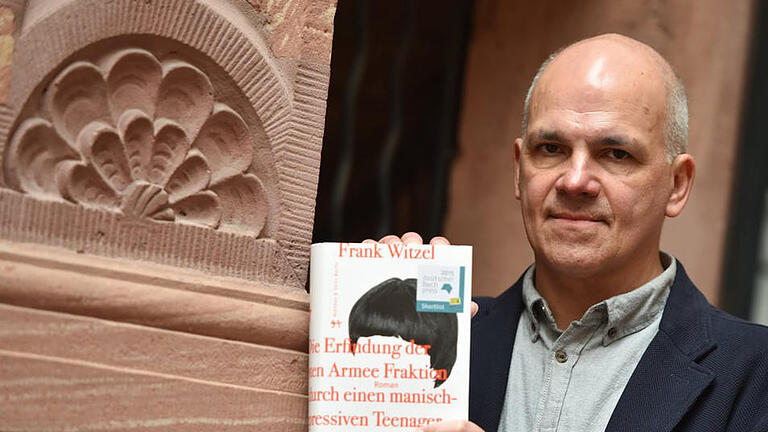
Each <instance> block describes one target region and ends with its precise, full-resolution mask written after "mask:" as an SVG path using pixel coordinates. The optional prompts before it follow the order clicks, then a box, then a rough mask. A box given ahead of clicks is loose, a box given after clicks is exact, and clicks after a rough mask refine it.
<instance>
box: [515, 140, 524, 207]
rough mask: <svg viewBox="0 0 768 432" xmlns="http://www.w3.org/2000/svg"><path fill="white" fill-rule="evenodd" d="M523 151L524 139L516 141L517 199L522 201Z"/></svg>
mask: <svg viewBox="0 0 768 432" xmlns="http://www.w3.org/2000/svg"><path fill="white" fill-rule="evenodd" d="M522 151H523V139H522V138H517V139H515V164H514V170H515V198H516V199H518V200H519V199H520V154H521V152H522Z"/></svg>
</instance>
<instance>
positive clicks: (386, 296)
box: [308, 243, 472, 432]
mask: <svg viewBox="0 0 768 432" xmlns="http://www.w3.org/2000/svg"><path fill="white" fill-rule="evenodd" d="M471 294H472V247H471V246H447V245H407V246H406V245H402V244H396V245H386V244H379V243H377V244H360V243H357V244H356V243H319V244H314V245H312V251H311V259H310V327H309V419H308V420H309V431H310V432H321V431H345V432H348V431H354V430H360V431H394V430H398V431H401V430H402V431H412V430H416V429H418V428H419V427H421V426H424V425H425V424H428V423H434V422H438V421H442V420H448V419H466V418H467V416H468V409H469V401H468V396H469V336H470V318H471V312H470V301H471V300H470V299H471Z"/></svg>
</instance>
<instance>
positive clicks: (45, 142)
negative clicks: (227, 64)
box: [4, 48, 269, 235]
mask: <svg viewBox="0 0 768 432" xmlns="http://www.w3.org/2000/svg"><path fill="white" fill-rule="evenodd" d="M39 112H40V114H38V115H35V116H32V117H29V118H27V119H26V120H24V121H23V122H22V123H21V124H20V125H19V127H18V128H17V129H16V130H15V132H14V134H13V136H12V137H11V138H10V140H9V148H8V152H7V154H6V158H5V164H4V165H5V169H4V174H5V180H6V182H7V184H8V185H10V186H11V187H13V188H14V189H16V190H18V191H21V192H23V193H26V194H28V195H30V196H32V197H34V198H37V199H41V200H53V201H68V202H71V203H75V204H79V205H82V206H85V207H92V208H100V209H106V210H109V211H112V212H119V213H122V214H123V215H125V216H127V217H136V218H149V219H152V220H155V221H166V222H178V223H183V224H192V225H198V226H205V227H209V228H214V229H220V230H224V231H231V232H238V233H247V234H250V235H259V233H261V231H262V228H263V227H264V225H265V222H266V218H267V213H268V208H269V206H268V203H267V202H266V201H267V198H266V194H265V190H264V185H263V184H262V182H261V181H260V180H259V178H258V177H257V176H256V175H255V174H253V173H252V172H249V168H250V167H251V164H252V161H253V157H254V143H253V138H252V134H251V131H249V128H248V126H247V124H246V122H245V121H244V120H243V118H242V117H241V116H240V115H239V114H238V113H237V112H236V111H235V110H233V109H232V108H230V107H229V106H227V105H225V104H222V103H220V102H217V100H216V95H215V94H214V89H213V86H212V84H211V81H210V79H209V78H208V76H206V74H205V73H203V72H202V71H201V70H200V69H198V68H196V67H195V66H193V65H191V64H189V63H188V62H186V61H184V60H183V59H179V58H168V59H163V60H160V59H158V58H157V57H156V56H155V55H153V54H152V53H150V52H148V51H146V50H143V49H139V48H127V49H121V50H119V51H117V52H114V53H112V54H111V55H110V56H108V57H107V58H106V59H105V60H104V61H103V62H101V63H100V64H94V63H92V62H89V61H75V62H73V63H71V64H69V65H68V66H67V67H65V68H64V69H63V70H62V71H61V72H60V73H58V75H56V76H55V77H54V78H53V79H52V81H51V82H50V83H49V85H48V88H47V91H46V92H45V93H44V95H43V97H42V100H41V107H40V110H39Z"/></svg>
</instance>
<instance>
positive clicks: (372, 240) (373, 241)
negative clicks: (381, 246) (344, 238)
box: [363, 239, 376, 244]
mask: <svg viewBox="0 0 768 432" xmlns="http://www.w3.org/2000/svg"><path fill="white" fill-rule="evenodd" d="M375 243H376V240H374V239H365V240H363V244H375Z"/></svg>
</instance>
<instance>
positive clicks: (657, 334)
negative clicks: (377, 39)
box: [380, 35, 768, 432]
mask: <svg viewBox="0 0 768 432" xmlns="http://www.w3.org/2000/svg"><path fill="white" fill-rule="evenodd" d="M687 120H688V114H687V106H686V101H685V92H684V90H683V88H682V85H681V84H680V83H679V80H678V79H677V77H676V76H675V74H674V72H673V71H672V68H671V67H670V66H669V64H668V63H667V62H666V61H665V60H664V59H663V58H662V57H661V56H660V55H659V54H658V53H657V52H656V51H654V50H653V49H652V48H650V47H648V46H646V45H644V44H642V43H640V42H637V41H635V40H633V39H630V38H627V37H624V36H620V35H602V36H598V37H595V38H591V39H587V40H584V41H580V42H577V43H575V44H573V45H571V46H569V47H567V48H566V49H564V50H563V51H561V52H559V53H556V54H554V55H553V56H552V57H551V58H550V59H549V60H547V61H546V62H545V63H544V64H543V65H542V67H541V69H540V70H539V73H537V75H536V77H535V78H534V80H533V83H532V84H531V88H530V90H529V92H528V96H527V97H526V101H525V112H524V118H523V127H522V130H523V133H522V137H521V138H518V139H517V140H516V141H515V164H514V169H515V197H516V198H517V199H518V200H520V204H521V209H522V215H523V223H524V225H525V230H526V234H527V236H528V241H529V242H530V244H531V248H532V249H533V253H534V257H535V264H534V265H533V266H531V268H529V269H528V271H526V273H525V274H524V275H523V276H522V277H521V278H520V280H518V282H517V283H515V285H513V286H512V287H511V288H510V289H509V290H507V291H506V292H504V293H503V294H502V295H501V296H499V297H498V298H496V299H478V303H479V311H478V312H477V313H476V314H475V316H474V318H473V322H472V354H471V364H470V368H471V379H470V420H471V422H459V421H451V422H444V423H441V424H437V425H430V426H428V427H426V428H425V429H424V430H425V431H473V432H477V431H482V430H485V431H495V430H502V431H532V430H536V431H580V432H581V431H603V430H607V431H631V430H637V431H671V430H675V431H704V430H706V431H721V430H722V431H725V430H728V431H731V430H733V431H736V430H738V431H755V432H757V431H768V354H767V353H768V330H767V329H766V328H764V327H761V326H757V325H754V324H750V323H746V322H743V321H740V320H737V319H736V318H733V317H730V316H728V315H726V314H724V313H722V312H720V311H718V310H717V309H715V308H714V307H712V306H711V305H709V304H708V303H707V301H706V299H705V298H704V297H703V295H702V294H701V293H700V292H699V291H698V290H697V289H696V288H695V287H694V285H693V284H692V282H691V281H690V280H689V279H688V276H687V275H686V273H685V270H684V269H683V267H682V265H681V264H680V263H679V262H677V261H676V260H675V259H674V258H673V257H670V256H669V255H666V254H664V253H660V252H659V243H660V237H661V230H662V225H663V223H664V219H665V218H666V217H675V216H677V215H678V214H680V212H681V211H682V210H683V207H684V206H685V204H686V202H687V200H688V197H689V194H690V191H691V186H692V184H693V179H694V172H695V165H694V161H693V158H692V157H691V156H690V155H689V154H687V153H686V140H687ZM380 241H382V242H398V241H403V242H405V243H420V242H421V238H420V237H419V236H418V235H417V234H415V233H407V234H405V235H403V237H402V238H399V237H396V236H387V237H384V238H383V239H381V240H380ZM432 242H434V243H443V242H447V240H445V239H444V238H435V239H432Z"/></svg>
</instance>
